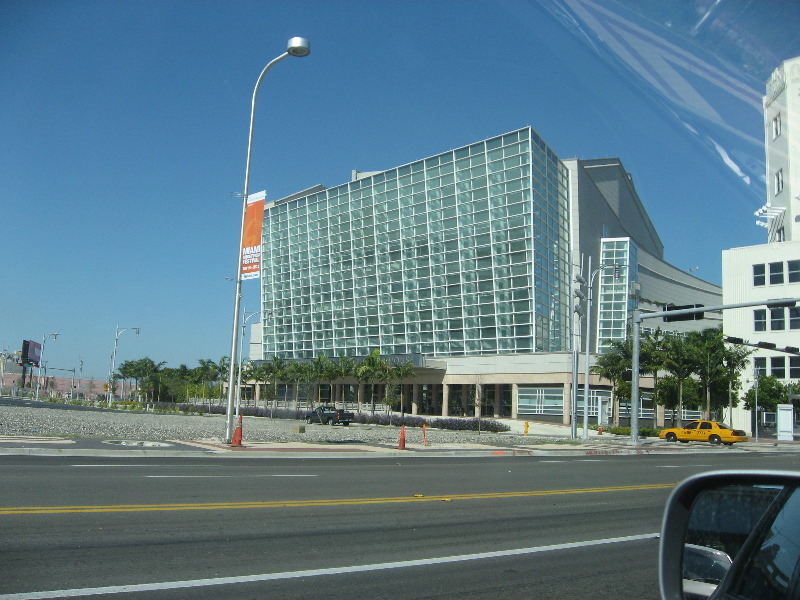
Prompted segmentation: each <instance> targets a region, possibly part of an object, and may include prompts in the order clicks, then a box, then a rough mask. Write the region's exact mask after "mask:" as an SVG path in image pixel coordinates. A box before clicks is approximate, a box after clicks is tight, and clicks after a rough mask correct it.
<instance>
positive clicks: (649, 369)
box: [639, 327, 666, 410]
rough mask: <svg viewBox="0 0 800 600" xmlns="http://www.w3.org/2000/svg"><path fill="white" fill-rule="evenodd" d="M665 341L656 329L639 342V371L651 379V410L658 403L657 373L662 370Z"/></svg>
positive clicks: (662, 333)
mask: <svg viewBox="0 0 800 600" xmlns="http://www.w3.org/2000/svg"><path fill="white" fill-rule="evenodd" d="M665 340H666V337H665V336H664V332H663V331H661V328H660V327H658V328H656V330H655V331H654V332H653V333H647V334H645V336H644V337H643V338H642V342H641V352H640V356H639V370H640V371H641V372H642V373H645V374H647V373H649V374H650V375H651V376H652V377H653V402H654V404H653V410H655V408H656V407H655V403H657V402H658V400H657V398H658V373H659V371H661V370H662V369H663V368H664V344H665Z"/></svg>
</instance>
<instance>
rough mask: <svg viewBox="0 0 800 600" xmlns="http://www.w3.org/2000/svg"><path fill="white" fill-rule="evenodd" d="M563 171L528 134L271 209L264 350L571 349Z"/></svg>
mask: <svg viewBox="0 0 800 600" xmlns="http://www.w3.org/2000/svg"><path fill="white" fill-rule="evenodd" d="M568 177H569V173H568V171H567V169H566V167H564V165H563V164H562V163H561V161H560V160H559V159H558V157H557V156H556V155H555V154H554V153H553V151H552V150H551V149H550V148H549V147H548V146H547V145H546V144H545V143H544V141H543V140H542V139H541V138H540V137H539V135H538V134H537V133H536V132H535V131H533V130H532V129H531V128H530V127H526V128H523V129H520V130H518V131H514V132H511V133H508V134H505V135H502V136H498V137H493V138H490V139H487V140H484V141H481V142H477V143H475V144H471V145H469V146H466V147H463V148H458V149H455V150H450V151H447V152H444V153H442V154H438V155H436V156H432V157H430V158H426V159H423V160H419V161H416V162H413V163H411V164H407V165H403V166H400V167H397V168H394V169H389V170H387V171H381V172H378V173H370V174H363V175H361V176H359V177H358V178H356V177H354V181H350V182H349V183H345V184H342V185H339V186H336V187H333V188H322V187H321V186H318V187H317V188H313V189H312V190H309V191H308V192H307V193H306V192H301V193H298V194H294V195H292V196H290V197H288V198H284V199H282V200H277V201H268V202H267V203H266V206H265V214H264V228H263V264H262V278H261V282H262V296H261V298H262V310H263V314H264V315H265V318H264V319H262V327H263V331H262V344H263V354H264V356H270V355H277V356H279V357H281V358H284V359H287V360H292V359H309V358H313V357H315V356H318V355H322V354H324V355H328V356H339V355H347V356H365V355H367V354H369V353H370V351H371V350H372V349H374V348H378V349H380V352H381V354H382V355H424V356H429V357H446V356H469V355H480V354H526V353H531V352H557V351H566V350H569V349H570V348H569V339H570V333H571V331H570V320H571V319H570V314H571V312H570V305H569V304H570V295H569V294H570V289H569V288H570V285H569V278H570V261H569V256H568V251H569V231H570V230H569V222H568V219H569V206H568V204H569V203H568V198H567V194H568V185H567V183H568Z"/></svg>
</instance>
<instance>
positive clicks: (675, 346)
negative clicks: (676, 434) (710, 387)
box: [664, 335, 696, 427]
mask: <svg viewBox="0 0 800 600" xmlns="http://www.w3.org/2000/svg"><path fill="white" fill-rule="evenodd" d="M695 368H696V363H695V357H694V352H693V351H692V348H691V346H690V345H689V344H688V342H687V341H686V338H684V337H683V336H679V335H671V336H668V337H667V338H666V339H665V340H664V370H666V371H667V372H668V373H670V374H671V375H672V376H673V377H674V378H675V381H676V383H677V387H678V416H677V423H676V417H675V412H674V411H673V413H672V426H673V427H675V426H678V427H679V426H680V425H681V420H682V419H683V392H684V387H685V386H686V383H687V381H688V380H689V379H690V378H691V376H692V375H693V374H694V372H695Z"/></svg>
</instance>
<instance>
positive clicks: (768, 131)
mask: <svg viewBox="0 0 800 600" xmlns="http://www.w3.org/2000/svg"><path fill="white" fill-rule="evenodd" d="M764 147H765V151H766V159H767V161H766V162H767V173H766V178H767V190H766V191H767V194H766V195H767V201H766V204H765V205H764V206H763V207H762V208H761V209H759V211H758V212H756V216H758V217H760V218H763V219H764V220H763V221H759V224H760V225H762V226H764V227H766V228H767V231H768V232H769V233H768V237H767V241H768V242H770V243H772V242H784V241H800V172H799V171H800V56H799V57H797V58H792V59H790V60H787V61H784V62H783V63H782V64H781V65H780V66H779V67H778V68H777V69H775V71H773V73H772V75H771V76H770V78H769V79H768V80H767V93H766V95H765V96H764Z"/></svg>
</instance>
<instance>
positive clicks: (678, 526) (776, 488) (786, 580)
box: [659, 471, 800, 600]
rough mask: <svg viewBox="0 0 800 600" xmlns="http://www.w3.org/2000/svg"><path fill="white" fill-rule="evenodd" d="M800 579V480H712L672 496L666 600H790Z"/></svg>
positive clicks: (731, 474) (664, 569) (725, 475)
mask: <svg viewBox="0 0 800 600" xmlns="http://www.w3.org/2000/svg"><path fill="white" fill-rule="evenodd" d="M799 576H800V473H789V472H769V471H720V472H712V473H705V474H702V475H697V476H694V477H690V478H689V479H687V480H685V481H683V482H682V483H681V484H679V485H678V487H676V488H675V489H674V490H673V492H672V494H671V495H670V498H669V500H668V502H667V507H666V510H665V512H664V520H663V523H662V527H661V541H660V559H659V585H660V588H661V597H662V599H663V600H687V599H691V600H695V599H701V598H709V597H711V595H712V594H714V593H715V592H717V591H719V594H718V595H719V596H721V597H725V598H727V597H735V598H737V599H742V600H746V599H748V598H752V599H753V600H760V599H762V598H772V599H782V598H793V597H794V596H792V593H794V590H795V588H794V586H798V585H800V582H798V581H797V579H798V577H799ZM728 593H730V594H731V596H728V595H727V594H728Z"/></svg>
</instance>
